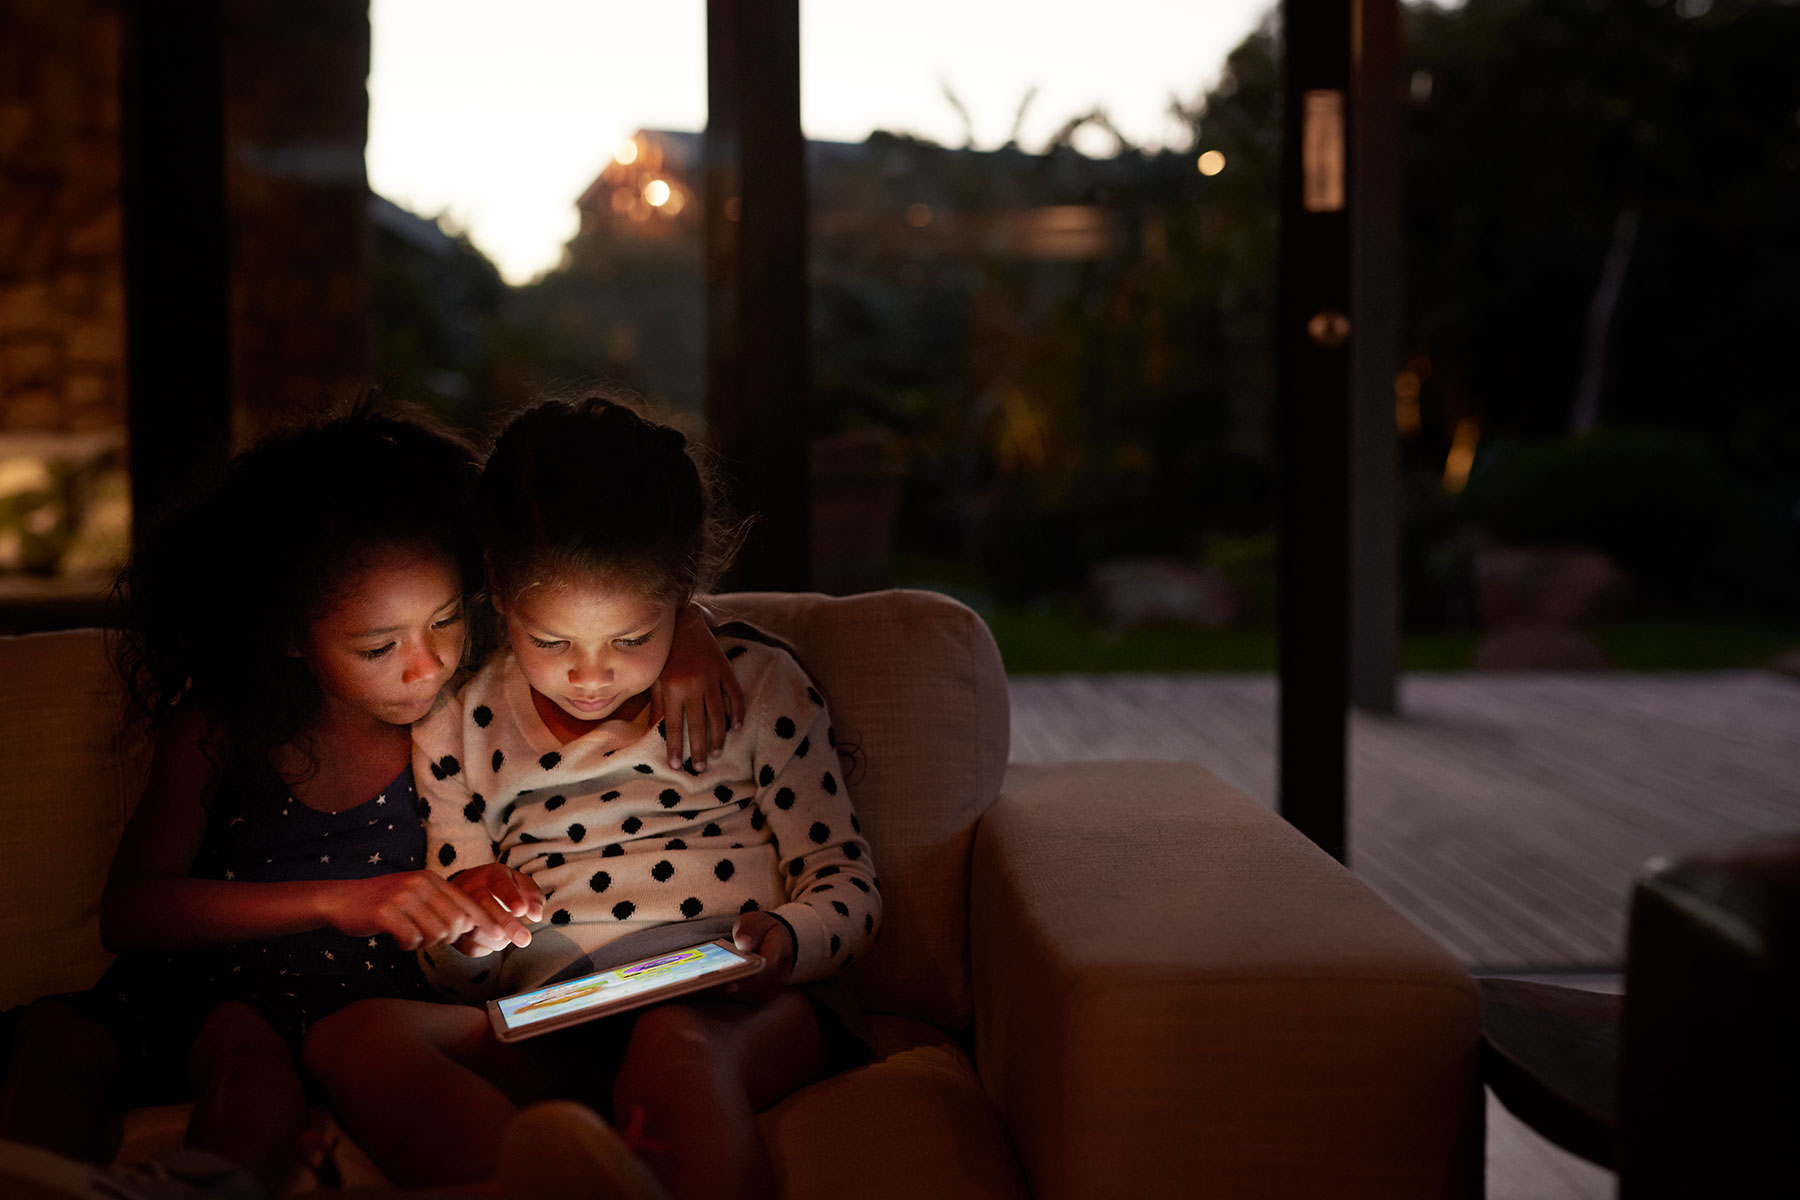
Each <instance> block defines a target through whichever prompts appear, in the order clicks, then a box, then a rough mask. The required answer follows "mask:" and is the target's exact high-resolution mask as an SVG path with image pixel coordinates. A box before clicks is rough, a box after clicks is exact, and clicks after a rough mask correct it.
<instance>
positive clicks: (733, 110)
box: [705, 0, 812, 590]
mask: <svg viewBox="0 0 1800 1200" xmlns="http://www.w3.org/2000/svg"><path fill="white" fill-rule="evenodd" d="M706 62H707V122H706V159H707V165H706V193H705V202H706V289H707V306H706V307H707V313H706V322H707V335H706V367H707V370H706V413H707V420H708V422H709V423H710V424H711V426H712V436H713V447H714V449H715V450H716V451H717V452H718V454H719V456H720V458H721V460H722V463H723V466H724V469H725V471H726V473H727V476H728V481H729V484H730V486H731V497H732V501H733V504H734V506H735V507H736V508H737V510H738V511H739V512H741V513H745V514H755V515H756V518H757V521H756V525H755V526H754V528H753V529H752V531H751V534H750V538H749V540H748V541H747V542H746V543H745V546H744V549H743V552H742V553H741V554H740V556H739V559H738V565H737V568H736V570H735V572H734V573H733V575H732V576H731V579H730V585H731V586H733V587H737V588H753V589H762V588H768V589H781V590H797V589H804V588H806V587H808V586H809V584H810V577H811V545H810V541H811V532H810V531H811V519H810V518H811V490H812V489H811V480H810V453H809V447H810V443H811V434H812V420H811V400H810V392H811V351H810V347H809V341H808V328H807V322H808V317H807V284H806V202H807V201H806V142H805V137H804V135H803V134H802V133H801V129H800V6H799V0H708V3H707V6H706Z"/></svg>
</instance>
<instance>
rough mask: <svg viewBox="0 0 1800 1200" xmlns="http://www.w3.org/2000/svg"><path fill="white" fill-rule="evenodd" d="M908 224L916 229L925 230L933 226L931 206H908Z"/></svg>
mask: <svg viewBox="0 0 1800 1200" xmlns="http://www.w3.org/2000/svg"><path fill="white" fill-rule="evenodd" d="M906 223H907V224H908V225H911V226H912V227H913V228H914V229H923V228H925V227H926V226H927V225H929V224H931V205H929V204H909V205H907V206H906Z"/></svg>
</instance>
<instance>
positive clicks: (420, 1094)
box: [304, 1000, 553, 1187]
mask: <svg viewBox="0 0 1800 1200" xmlns="http://www.w3.org/2000/svg"><path fill="white" fill-rule="evenodd" d="M541 1040H544V1041H550V1040H553V1039H548V1038H546V1039H541ZM304 1058H305V1062H306V1069H307V1070H308V1071H309V1072H310V1073H311V1074H312V1075H313V1077H314V1078H315V1079H317V1080H318V1081H319V1084H320V1086H322V1087H323V1088H324V1089H325V1093H326V1096H327V1097H328V1098H329V1099H330V1102H331V1106H332V1109H333V1111H334V1112H336V1114H337V1118H338V1121H339V1122H340V1123H342V1125H343V1126H344V1129H345V1130H346V1131H347V1132H348V1133H349V1134H350V1136H351V1137H353V1138H355V1139H356V1141H357V1144H358V1145H360V1146H361V1147H362V1148H363V1150H364V1151H366V1152H367V1153H368V1154H369V1156H370V1157H371V1158H373V1159H374V1160H375V1162H376V1164H377V1165H379V1166H380V1167H381V1169H382V1170H383V1171H384V1172H386V1173H387V1175H388V1177H389V1178H390V1179H392V1180H393V1181H394V1182H396V1183H398V1184H401V1185H403V1186H410V1187H434V1186H443V1185H447V1184H457V1183H469V1182H472V1181H476V1180H482V1179H486V1178H488V1177H489V1176H491V1175H492V1174H493V1172H494V1164H495V1162H496V1160H497V1158H498V1154H499V1145H500V1135H501V1132H502V1131H503V1130H504V1129H505V1128H506V1123H507V1121H509V1120H511V1119H512V1117H513V1116H514V1114H516V1113H517V1112H518V1106H519V1104H520V1103H523V1102H525V1101H527V1100H531V1099H536V1098H537V1094H538V1090H539V1089H538V1087H537V1081H536V1076H535V1075H534V1073H533V1066H534V1064H533V1062H532V1060H531V1056H530V1055H527V1054H520V1053H516V1052H515V1050H514V1048H513V1047H510V1046H506V1045H503V1044H502V1043H500V1042H499V1041H497V1040H495V1038H494V1036H493V1032H492V1030H491V1029H490V1028H489V1026H488V1020H487V1014H486V1013H485V1012H484V1011H483V1010H481V1009H479V1008H464V1007H462V1006H460V1005H455V1004H428V1003H422V1002H419V1001H413V1000H363V1001H359V1002H358V1003H356V1004H352V1005H350V1006H349V1007H348V1008H345V1009H343V1010H342V1011H340V1012H337V1013H334V1014H332V1015H331V1016H329V1017H327V1018H326V1019H325V1020H323V1021H320V1022H319V1023H318V1024H317V1025H315V1026H313V1028H312V1030H311V1031H310V1032H309V1033H308V1034H307V1037H306V1045H305V1048H304Z"/></svg>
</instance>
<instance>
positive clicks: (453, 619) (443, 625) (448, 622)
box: [432, 608, 463, 629]
mask: <svg viewBox="0 0 1800 1200" xmlns="http://www.w3.org/2000/svg"><path fill="white" fill-rule="evenodd" d="M462 619H463V611H462V609H460V608H459V609H457V610H456V611H455V612H453V613H451V614H450V615H449V616H447V617H445V618H444V619H443V620H441V621H439V622H438V623H437V624H435V625H433V626H432V628H433V629H448V628H450V627H451V626H452V625H454V624H456V623H457V622H458V621H460V620H462Z"/></svg>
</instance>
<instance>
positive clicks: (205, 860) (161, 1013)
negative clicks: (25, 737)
mask: <svg viewBox="0 0 1800 1200" xmlns="http://www.w3.org/2000/svg"><path fill="white" fill-rule="evenodd" d="M424 862H425V835H424V831H423V829H422V828H421V827H420V820H419V809H418V799H417V795H416V793H415V791H414V788H413V775H412V768H411V767H410V766H408V767H407V768H406V769H405V770H403V771H401V773H400V774H399V775H398V776H396V777H395V778H394V780H393V782H391V783H389V784H388V785H387V787H385V788H384V789H382V792H381V794H380V795H379V796H376V797H375V798H373V799H372V800H369V801H367V802H366V803H364V804H361V805H358V806H357V807H355V808H350V809H346V810H345V811H343V812H336V813H328V812H320V811H319V810H318V809H315V808H309V807H308V806H307V805H305V804H302V803H301V802H300V801H298V800H296V799H294V798H293V796H292V795H290V794H289V793H288V790H287V787H286V785H285V784H283V783H282V782H281V780H280V779H279V778H278V777H277V776H276V775H275V774H274V772H273V771H268V772H264V773H262V775H261V776H260V777H255V778H248V779H246V778H242V777H240V778H239V779H238V780H237V781H236V782H235V785H234V783H233V782H230V781H228V782H226V783H222V784H221V786H220V788H219V789H218V791H217V793H216V794H215V796H214V799H213V803H212V807H211V810H210V811H209V813H208V815H207V827H206V833H205V837H204V840H203V841H202V844H201V849H200V853H199V854H198V856H197V857H196V858H195V860H194V864H193V866H192V867H191V868H190V869H189V871H188V874H189V875H190V876H192V877H194V878H198V879H223V880H233V881H238V882H244V883H279V882H293V881H301V880H320V879H345V880H348V879H367V878H369V877H371V876H375V875H384V874H388V873H391V872H394V871H412V870H417V869H419V868H420V867H422V866H423V865H424ZM374 996H390V997H400V998H403V999H414V1000H432V999H435V998H436V997H435V994H434V993H433V992H432V990H431V989H430V988H429V987H428V986H427V984H426V982H425V979H424V976H423V975H422V974H421V973H420V970H419V965H418V960H417V958H416V956H415V955H414V954H413V952H411V951H408V950H402V949H400V948H399V947H398V946H396V945H395V944H394V942H393V940H392V939H391V938H389V937H387V936H386V935H385V934H383V935H378V936H374V937H351V936H349V935H346V934H342V933H339V932H338V931H336V930H335V929H330V928H321V929H312V930H308V931H306V932H304V933H296V934H288V935H285V936H282V937H274V938H265V939H261V940H258V941H252V942H240V943H238V944H236V945H231V946H224V947H220V948H217V949H209V950H198V951H184V952H182V953H178V954H126V955H121V956H120V957H119V958H118V959H116V960H115V961H114V962H113V964H112V966H110V967H109V968H107V971H106V973H105V974H104V975H102V976H101V978H100V981H99V982H98V983H97V984H95V985H94V987H93V988H91V989H89V990H88V991H86V992H77V993H74V994H72V995H69V996H65V997H64V999H65V1000H67V1001H68V1002H69V1003H70V1004H72V1005H73V1006H74V1007H75V1008H76V1009H77V1010H78V1011H80V1012H81V1013H82V1014H83V1015H85V1016H87V1017H89V1018H91V1019H93V1020H95V1021H98V1022H99V1023H100V1024H102V1025H104V1026H105V1027H106V1028H107V1029H108V1030H110V1031H111V1032H112V1034H113V1036H114V1038H115V1039H116V1040H117V1041H118V1043H119V1048H120V1051H121V1053H122V1055H123V1056H124V1059H125V1061H126V1064H127V1070H126V1075H127V1078H128V1080H130V1081H131V1082H132V1083H133V1084H135V1085H136V1087H139V1088H142V1089H144V1092H143V1093H141V1094H140V1099H139V1102H144V1103H148V1102H152V1099H151V1096H150V1094H152V1093H159V1092H162V1091H165V1090H166V1087H167V1084H168V1083H169V1082H170V1081H179V1080H182V1079H184V1078H185V1076H186V1068H185V1062H186V1058H187V1053H188V1049H189V1048H190V1047H191V1046H192V1044H193V1040H194V1037H195V1035H196V1034H197V1033H198V1032H199V1029H200V1025H201V1023H202V1022H203V1021H204V1020H205V1018H206V1015H207V1013H208V1012H210V1011H211V1010H212V1009H213V1008H214V1007H216V1006H217V1005H219V1004H221V1003H223V1002H225V1001H228V1000H237V1001H243V1002H244V1003H247V1004H249V1005H250V1006H251V1007H253V1008H255V1009H257V1010H258V1011H260V1012H261V1013H262V1014H263V1015H264V1016H265V1017H266V1018H267V1019H268V1020H269V1022H270V1023H271V1024H272V1025H273V1026H274V1027H275V1028H276V1029H277V1030H278V1031H279V1032H280V1033H281V1034H282V1036H283V1037H285V1038H286V1039H287V1041H288V1043H289V1044H290V1045H291V1046H292V1047H293V1048H294V1049H295V1050H296V1052H297V1051H298V1050H299V1046H300V1041H301V1039H302V1038H303V1037H304V1036H305V1034H306V1030H307V1028H308V1027H310V1026H311V1025H312V1024H313V1023H314V1022H316V1021H319V1020H321V1019H323V1018H324V1017H327V1016H329V1015H330V1014H332V1013H334V1012H336V1011H337V1010H338V1009H340V1008H343V1007H344V1006H345V1005H347V1004H350V1003H352V1002H354V1001H357V1000H362V999H365V998H368V997H374Z"/></svg>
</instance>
